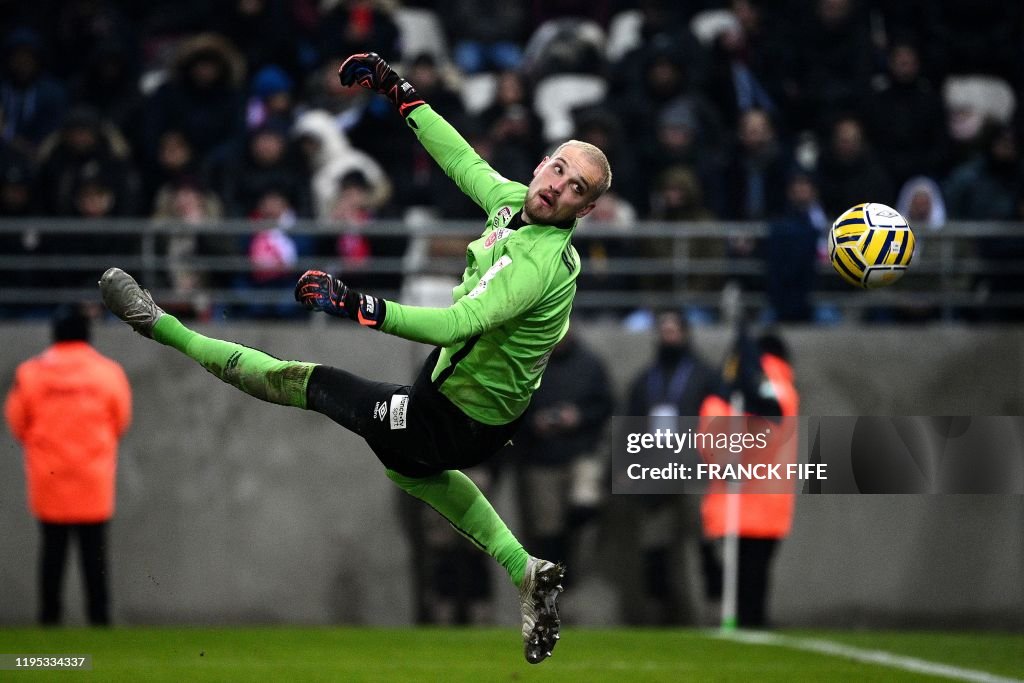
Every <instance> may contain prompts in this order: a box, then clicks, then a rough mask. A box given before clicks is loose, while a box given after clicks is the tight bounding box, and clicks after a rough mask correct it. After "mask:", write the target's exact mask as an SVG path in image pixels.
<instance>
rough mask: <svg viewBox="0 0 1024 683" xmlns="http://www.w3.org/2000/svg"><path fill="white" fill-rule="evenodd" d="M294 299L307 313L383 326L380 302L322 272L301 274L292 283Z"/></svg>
mask: <svg viewBox="0 0 1024 683" xmlns="http://www.w3.org/2000/svg"><path fill="white" fill-rule="evenodd" d="M295 300H296V301H298V302H299V303H300V304H302V306H303V308H305V309H306V310H307V311H323V312H324V313H328V314H330V315H333V316H337V317H339V318H349V319H351V320H355V321H356V322H358V323H359V324H360V325H364V326H366V327H371V328H373V329H377V328H379V327H380V326H381V325H382V324H383V323H384V313H385V304H384V299H381V298H379V297H375V296H370V295H368V294H363V293H361V292H357V291H356V290H354V289H352V288H351V287H349V286H348V285H346V284H345V283H344V282H342V281H341V280H339V279H338V278H336V277H334V276H333V275H331V274H330V273H325V272H323V271H322V270H307V271H306V272H305V273H303V274H302V277H300V278H299V281H298V282H297V283H296V284H295Z"/></svg>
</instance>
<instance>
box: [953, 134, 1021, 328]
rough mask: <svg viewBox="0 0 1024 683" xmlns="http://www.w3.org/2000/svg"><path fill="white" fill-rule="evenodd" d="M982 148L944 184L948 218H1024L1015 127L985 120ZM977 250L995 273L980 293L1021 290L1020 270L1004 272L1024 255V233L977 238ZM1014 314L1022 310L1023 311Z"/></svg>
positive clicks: (985, 277) (1000, 313)
mask: <svg viewBox="0 0 1024 683" xmlns="http://www.w3.org/2000/svg"><path fill="white" fill-rule="evenodd" d="M982 139H983V140H984V141H985V144H984V147H983V149H982V151H981V152H980V153H979V154H978V155H977V156H976V157H975V158H973V159H972V160H970V161H968V162H966V163H964V164H961V165H960V166H957V167H956V168H954V169H953V171H952V172H951V173H950V175H949V178H948V179H947V180H946V183H945V185H944V187H943V193H944V194H945V196H946V208H947V209H948V211H949V217H950V218H952V219H957V220H983V221H985V220H987V221H999V220H1003V221H1009V220H1020V219H1021V218H1022V216H1021V214H1020V213H1019V207H1018V203H1019V201H1020V198H1021V196H1022V192H1024V189H1022V188H1024V174H1022V165H1021V158H1020V148H1019V147H1018V145H1017V135H1016V132H1015V131H1014V129H1013V128H1012V127H1011V126H1007V125H1002V124H995V123H990V124H988V125H986V127H985V129H984V131H983V133H982ZM977 251H978V255H979V256H980V257H981V258H982V259H984V261H985V263H986V265H987V267H988V268H986V270H988V269H991V270H990V272H988V273H986V272H984V271H983V274H982V275H981V276H980V277H979V279H978V281H977V282H976V283H975V288H976V289H978V291H979V293H980V294H983V295H988V294H995V295H997V296H999V295H1000V294H1004V293H1008V292H1009V293H1018V292H1020V291H1021V284H1020V275H1019V274H1017V273H1013V272H1000V271H1001V270H1003V271H1004V270H1005V268H1006V267H1007V266H1012V265H1014V264H1016V263H1019V262H1020V261H1021V259H1024V237H1017V236H1007V237H992V238H982V239H979V240H978V245H977ZM1010 315H1011V311H1009V310H1002V309H992V310H990V311H989V312H988V313H986V314H985V315H984V316H983V317H985V318H988V319H992V318H996V319H1005V318H1007V317H1009V316H1010ZM1012 315H1014V316H1016V315H1019V309H1018V312H1016V313H1012Z"/></svg>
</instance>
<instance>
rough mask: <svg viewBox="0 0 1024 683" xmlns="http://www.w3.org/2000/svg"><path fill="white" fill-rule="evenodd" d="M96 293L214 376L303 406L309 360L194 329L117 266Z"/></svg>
mask: <svg viewBox="0 0 1024 683" xmlns="http://www.w3.org/2000/svg"><path fill="white" fill-rule="evenodd" d="M100 294H101V295H102V297H103V303H104V305H105V306H106V307H107V308H108V309H110V312H111V313H113V314H114V315H116V316H117V317H118V318H120V319H121V320H123V321H125V322H126V323H128V324H129V325H131V327H132V329H133V330H135V331H136V332H138V333H139V334H141V335H142V336H144V337H149V338H151V339H154V340H155V341H158V342H160V343H161V344H165V345H167V346H170V347H173V348H175V349H177V350H179V351H181V352H182V353H184V354H185V355H186V356H188V357H190V358H192V359H193V360H195V361H196V362H198V363H199V364H200V365H202V366H203V367H204V368H206V369H207V370H208V371H209V372H210V373H212V374H213V375H215V376H216V377H217V378H218V379H220V380H222V381H224V382H227V383H228V384H230V385H231V386H234V387H237V388H238V389H241V390H242V391H244V392H245V393H247V394H249V395H250V396H255V397H256V398H259V399H262V400H264V401H268V402H270V403H276V404H278V405H285V406H295V407H296V408H305V407H306V384H307V383H308V381H309V376H310V374H311V373H312V372H313V368H314V367H316V365H315V364H314V363H301V362H298V361H284V360H280V359H278V358H274V357H273V356H271V355H269V354H266V353H263V352H262V351H259V350H257V349H251V348H249V347H248V346H243V345H241V344H236V343H234V342H228V341H221V340H220V339H212V338H210V337H204V336H203V335H201V334H199V333H198V332H193V331H192V330H190V329H188V328H187V327H185V326H184V325H182V324H181V322H179V321H178V319H177V318H175V317H174V316H173V315H169V314H168V313H166V312H164V310H163V309H161V308H160V307H159V306H157V305H156V303H155V302H154V301H153V297H152V296H150V294H149V292H148V291H146V290H145V289H143V288H142V287H140V286H139V283H137V282H136V281H135V279H134V278H133V277H132V276H131V275H129V274H128V273H126V272H124V271H123V270H121V269H120V268H110V269H109V270H107V272H105V273H103V277H101V278H100Z"/></svg>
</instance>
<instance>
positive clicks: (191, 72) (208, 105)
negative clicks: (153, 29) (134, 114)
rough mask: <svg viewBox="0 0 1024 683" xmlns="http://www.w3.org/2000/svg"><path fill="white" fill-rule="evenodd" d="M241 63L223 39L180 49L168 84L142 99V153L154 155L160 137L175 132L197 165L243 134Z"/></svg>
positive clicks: (200, 39)
mask: <svg viewBox="0 0 1024 683" xmlns="http://www.w3.org/2000/svg"><path fill="white" fill-rule="evenodd" d="M244 79H245V63H244V60H243V59H242V57H241V55H240V54H239V53H238V51H237V50H236V49H235V48H234V46H232V45H231V43H230V42H228V41H227V40H226V39H225V38H224V37H222V36H219V35H217V34H213V33H201V34H198V35H194V36H192V37H190V38H188V39H186V40H184V41H183V42H182V43H181V45H180V46H179V47H178V49H177V52H176V54H175V58H174V64H173V66H172V68H171V71H170V73H169V74H168V80H167V82H166V83H164V84H163V85H161V86H160V87H159V88H158V89H157V90H156V91H155V92H154V93H153V94H152V95H150V96H149V97H148V98H147V99H146V105H145V107H146V113H145V127H144V129H143V148H144V151H145V153H146V155H147V157H148V158H153V157H154V156H155V155H156V151H157V145H158V143H159V141H160V136H161V135H163V134H164V133H165V132H166V131H168V130H170V129H172V128H174V129H177V130H181V131H182V132H183V133H184V134H185V136H186V137H187V138H188V139H189V140H190V141H191V142H192V146H193V149H194V150H195V152H196V156H197V157H198V158H199V159H205V158H206V157H207V155H209V154H210V153H211V152H212V151H213V150H214V149H215V148H217V147H218V146H221V145H223V144H224V143H226V142H228V141H231V140H234V139H236V138H237V137H238V136H239V135H241V134H242V132H243V131H244V126H245V116H244V111H245V110H244V107H245V102H244V94H243V92H242V83H243V82H244Z"/></svg>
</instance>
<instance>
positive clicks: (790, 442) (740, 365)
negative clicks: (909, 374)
mask: <svg viewBox="0 0 1024 683" xmlns="http://www.w3.org/2000/svg"><path fill="white" fill-rule="evenodd" d="M723 380H724V384H725V385H726V386H728V387H729V388H731V389H732V390H733V391H736V392H739V394H740V395H741V396H742V397H743V414H744V415H747V416H757V417H763V418H766V419H768V420H772V421H776V422H777V421H778V418H779V417H796V416H797V415H799V413H800V397H799V394H798V393H797V390H796V386H795V384H794V383H793V367H792V366H791V365H790V363H789V352H788V349H787V347H786V344H785V343H784V342H783V341H782V339H781V338H780V337H778V336H777V335H775V334H764V335H762V336H761V337H760V338H759V339H758V340H757V341H756V342H754V341H753V340H751V339H750V338H749V337H748V336H747V334H746V331H745V329H744V328H743V327H741V328H740V331H739V334H738V336H737V343H736V346H735V349H734V352H733V353H732V354H731V355H730V357H729V358H728V359H727V360H726V364H725V369H724V371H723ZM722 393H725V392H722ZM736 412H737V411H736V410H735V409H734V408H733V406H732V405H731V404H730V403H729V402H728V401H727V400H726V399H725V398H724V397H723V396H722V395H719V394H713V395H711V396H708V397H707V398H706V399H705V400H704V402H703V404H702V405H701V409H700V416H701V421H702V424H703V423H704V422H705V421H706V420H710V419H712V418H713V417H715V416H723V415H735V414H736ZM787 426H788V427H790V428H795V427H794V426H793V425H787ZM773 431H774V433H775V436H773V437H772V439H773V440H774V441H775V444H773V449H772V450H773V451H774V456H773V457H774V459H775V461H784V462H796V440H795V438H791V437H792V431H791V429H788V428H787V429H775V430H773ZM759 490H761V491H764V490H770V491H778V484H777V483H775V484H766V483H764V482H759V481H749V482H744V483H743V484H742V488H741V492H740V493H732V494H730V493H726V492H725V484H724V482H714V483H713V484H711V486H709V488H708V491H707V493H706V494H705V496H704V499H703V500H702V501H701V517H702V520H703V527H704V537H705V539H707V540H708V541H712V542H713V541H715V540H717V539H721V538H723V537H724V536H725V535H726V533H727V529H726V516H727V507H728V498H729V496H730V495H738V496H739V497H740V504H739V527H738V529H737V531H738V535H739V578H738V583H739V585H738V591H737V614H736V616H737V621H738V623H739V625H740V626H741V627H746V628H758V627H764V626H767V625H768V619H767V598H768V582H769V572H770V567H771V561H772V557H773V555H774V553H775V551H776V548H777V546H778V543H779V541H780V540H781V539H783V538H785V537H786V536H787V535H789V531H790V528H791V526H792V523H793V511H794V507H795V493H794V492H788V493H777V492H776V493H759V492H758V491H759ZM713 549H714V546H713V545H712V543H706V544H705V545H704V546H703V547H702V550H703V568H704V575H705V580H706V582H707V586H708V593H709V594H710V595H711V596H712V597H716V598H717V597H720V595H721V591H722V583H721V582H722V571H721V566H720V564H719V561H718V558H717V556H716V555H715V554H714V552H713Z"/></svg>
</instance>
